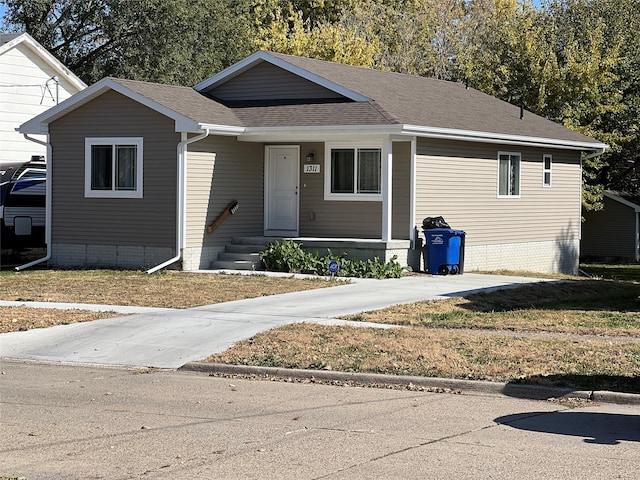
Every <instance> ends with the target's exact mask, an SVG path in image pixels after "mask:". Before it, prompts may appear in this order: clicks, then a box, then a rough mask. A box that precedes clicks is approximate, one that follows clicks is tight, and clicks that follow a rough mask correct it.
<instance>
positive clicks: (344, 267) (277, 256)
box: [260, 240, 410, 279]
mask: <svg viewBox="0 0 640 480" xmlns="http://www.w3.org/2000/svg"><path fill="white" fill-rule="evenodd" d="M260 258H261V259H262V261H263V262H264V264H265V267H266V269H267V270H270V271H273V272H288V273H307V274H311V275H328V274H329V273H330V272H329V263H330V262H331V261H336V262H338V265H339V270H338V272H337V273H336V275H337V276H340V277H358V278H379V279H382V278H399V277H401V276H402V274H403V273H404V272H405V271H408V270H410V267H403V266H402V265H400V264H399V263H398V262H397V261H396V258H397V257H395V256H394V257H393V258H392V259H391V260H390V261H389V262H386V263H385V262H383V261H382V260H380V258H378V257H375V258H373V259H368V260H360V259H358V258H347V256H346V254H342V255H334V254H333V253H332V252H331V250H329V253H328V255H323V256H321V255H319V254H318V252H317V251H316V252H315V253H314V254H312V253H309V252H307V251H305V250H303V248H302V246H301V245H300V244H299V243H297V242H294V241H293V240H282V241H280V240H278V241H275V242H271V243H268V244H267V245H266V247H265V249H264V250H263V251H262V252H260Z"/></svg>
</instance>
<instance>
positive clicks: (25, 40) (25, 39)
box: [0, 33, 87, 133]
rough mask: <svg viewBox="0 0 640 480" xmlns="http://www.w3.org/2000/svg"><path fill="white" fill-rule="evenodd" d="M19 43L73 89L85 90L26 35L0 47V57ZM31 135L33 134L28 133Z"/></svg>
mask: <svg viewBox="0 0 640 480" xmlns="http://www.w3.org/2000/svg"><path fill="white" fill-rule="evenodd" d="M21 43H23V44H25V45H26V46H27V47H29V48H30V49H31V50H32V51H33V52H35V53H36V54H37V55H38V56H39V57H40V58H41V59H42V60H43V61H44V62H45V63H46V64H47V65H49V67H51V68H52V69H53V70H55V71H56V72H57V73H58V74H59V75H60V76H62V77H64V79H65V80H66V81H67V82H69V83H70V84H71V85H72V86H73V87H75V88H76V89H78V90H83V89H85V88H87V84H86V83H84V82H83V81H82V80H80V78H78V77H77V76H76V75H75V74H74V73H73V72H72V71H71V70H69V69H68V68H67V67H65V66H64V64H63V63H62V62H60V61H59V60H58V59H57V58H56V57H54V56H53V55H51V54H50V53H49V51H48V50H47V49H46V48H44V47H43V46H42V45H41V44H40V43H38V42H37V41H36V40H35V39H34V38H33V37H32V36H31V35H29V34H28V33H23V34H21V35H19V36H17V37H16V38H14V39H13V40H11V41H9V42H7V43H5V44H2V45H0V55H2V54H4V53H6V52H8V51H9V50H11V49H12V48H15V47H17V46H18V45H20V44H21ZM28 133H33V132H28Z"/></svg>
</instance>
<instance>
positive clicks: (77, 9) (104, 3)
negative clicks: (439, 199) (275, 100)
mask: <svg viewBox="0 0 640 480" xmlns="http://www.w3.org/2000/svg"><path fill="white" fill-rule="evenodd" d="M2 3H4V4H5V5H6V6H7V17H6V18H5V24H6V25H7V26H9V27H14V28H19V29H21V30H25V31H27V32H28V33H29V34H30V35H31V36H33V37H34V38H35V39H36V40H37V41H38V42H40V43H41V44H42V45H43V46H44V47H46V48H47V50H49V51H50V52H51V53H52V54H53V55H55V56H56V57H57V58H58V59H60V60H61V61H62V62H63V63H64V64H65V65H67V66H68V67H69V68H70V69H71V70H72V71H73V72H74V73H75V74H76V75H78V76H79V77H80V78H82V79H83V80H84V81H85V82H87V83H93V82H95V81H97V80H99V79H100V78H102V77H104V76H118V77H126V78H132V79H138V80H147V81H155V82H163V83H173V84H193V83H196V82H197V81H199V80H202V79H203V78H205V77H206V76H209V75H210V74H211V72H212V71H217V70H220V69H222V68H224V67H226V66H228V65H229V64H231V63H233V62H234V61H236V60H239V59H241V58H242V57H244V56H245V55H246V54H248V53H250V52H251V51H252V49H253V45H252V42H251V40H250V39H251V38H252V36H253V35H252V30H251V24H250V22H249V21H248V15H249V6H250V5H249V2H248V1H245V0H171V1H166V0H87V1H82V2H78V1H76V0H29V1H24V0H4V1H3V2H2Z"/></svg>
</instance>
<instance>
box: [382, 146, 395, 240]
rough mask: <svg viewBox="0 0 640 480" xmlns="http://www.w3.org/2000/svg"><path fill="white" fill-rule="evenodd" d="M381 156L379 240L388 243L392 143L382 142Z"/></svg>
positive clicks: (389, 234) (391, 226)
mask: <svg viewBox="0 0 640 480" xmlns="http://www.w3.org/2000/svg"><path fill="white" fill-rule="evenodd" d="M380 154H381V159H380V160H381V165H380V168H381V170H382V172H380V173H381V179H380V180H381V185H380V187H381V192H382V233H381V235H382V236H381V237H380V238H381V239H382V241H384V242H390V241H391V239H392V238H393V235H392V232H393V142H392V141H391V137H388V138H386V139H385V140H384V143H383V145H382V152H380Z"/></svg>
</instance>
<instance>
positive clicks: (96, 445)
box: [0, 360, 640, 480]
mask: <svg viewBox="0 0 640 480" xmlns="http://www.w3.org/2000/svg"><path fill="white" fill-rule="evenodd" d="M1 369H2V375H0V402H1V403H0V407H1V409H0V413H1V432H0V435H1V437H2V442H1V443H0V477H1V476H2V475H7V476H24V477H26V478H27V479H28V480H45V479H46V480H61V479H65V480H72V479H73V480H75V479H78V480H80V479H83V480H84V479H109V480H118V479H141V478H150V479H160V480H161V479H173V480H175V479H331V480H337V479H383V478H384V479H394V478H402V479H404V480H410V479H449V478H452V479H519V480H522V479H568V478H588V479H590V480H597V479H613V478H618V479H637V478H638V475H639V470H638V468H639V466H640V411H639V409H638V407H637V406H624V405H613V404H603V405H590V406H587V407H581V408H574V409H570V408H568V407H566V406H563V405H559V404H555V403H551V402H543V401H532V400H523V399H516V398H509V397H507V396H493V395H469V394H467V395H453V394H446V393H426V392H412V391H406V390H389V389H377V388H359V387H343V386H327V385H318V384H313V383H306V384H296V383H285V382H273V381H260V380H241V379H233V378H217V377H210V376H208V375H206V374H203V373H196V372H184V371H174V370H154V369H117V368H104V367H86V366H79V365H75V366H69V365H61V364H43V363H31V362H23V361H9V360H3V361H2V365H1Z"/></svg>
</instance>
